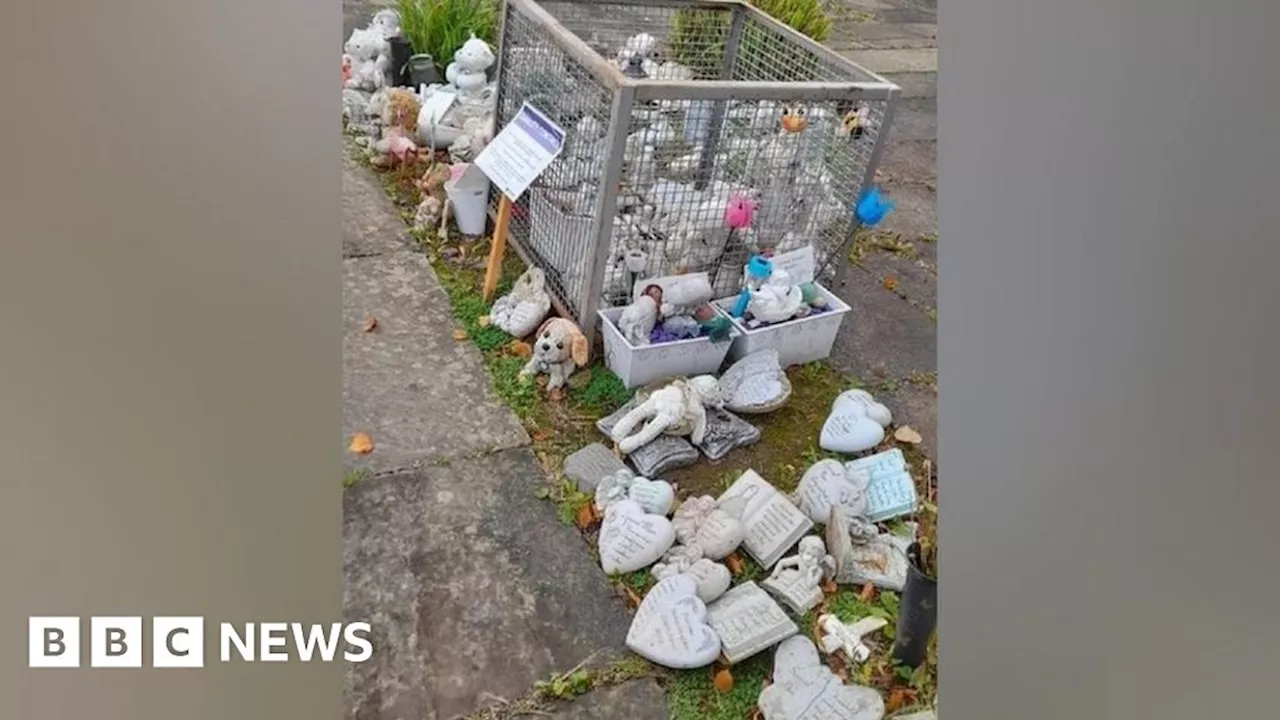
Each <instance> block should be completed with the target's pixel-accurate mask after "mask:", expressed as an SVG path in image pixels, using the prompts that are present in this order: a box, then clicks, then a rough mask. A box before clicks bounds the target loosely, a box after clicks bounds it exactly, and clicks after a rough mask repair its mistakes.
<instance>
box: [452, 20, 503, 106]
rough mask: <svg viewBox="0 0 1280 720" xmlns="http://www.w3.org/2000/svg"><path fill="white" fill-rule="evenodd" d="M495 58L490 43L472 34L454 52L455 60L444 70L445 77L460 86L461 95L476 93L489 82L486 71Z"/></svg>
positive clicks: (457, 86)
mask: <svg viewBox="0 0 1280 720" xmlns="http://www.w3.org/2000/svg"><path fill="white" fill-rule="evenodd" d="M495 60H496V58H495V57H494V55H493V50H492V49H490V47H489V43H487V42H485V41H483V40H481V39H480V38H478V37H476V36H475V35H474V34H472V36H471V39H469V40H467V41H466V42H465V43H463V44H462V47H460V48H458V52H456V53H454V55H453V62H451V63H449V66H448V67H447V68H445V70H444V76H445V79H446V80H448V81H449V84H450V85H453V86H454V87H456V88H458V93H459V95H462V96H472V95H475V94H477V93H479V92H480V90H481V89H482V88H484V86H485V85H486V84H487V83H488V82H489V78H488V76H487V75H486V74H485V72H486V71H487V70H488V69H489V66H490V65H493V63H494V61H495Z"/></svg>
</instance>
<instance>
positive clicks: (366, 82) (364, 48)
mask: <svg viewBox="0 0 1280 720" xmlns="http://www.w3.org/2000/svg"><path fill="white" fill-rule="evenodd" d="M343 50H344V51H345V52H346V54H347V55H349V56H351V77H350V78H349V79H348V80H347V87H348V88H351V89H353V90H366V91H377V90H381V89H382V87H383V86H384V85H386V82H387V69H388V68H389V67H390V66H391V43H389V42H387V39H386V38H384V37H383V36H382V32H381V31H380V30H378V29H376V28H364V29H360V28H356V29H355V30H352V31H351V37H350V38H348V39H347V43H346V45H344V46H343Z"/></svg>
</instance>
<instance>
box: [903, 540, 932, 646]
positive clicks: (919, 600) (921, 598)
mask: <svg viewBox="0 0 1280 720" xmlns="http://www.w3.org/2000/svg"><path fill="white" fill-rule="evenodd" d="M907 559H908V560H909V561H910V562H909V564H908V566H907V586H906V588H904V589H903V591H902V602H901V603H900V604H899V606H898V627H897V633H896V635H895V637H894V639H893V659H894V660H896V661H897V662H898V663H900V664H902V665H906V666H907V667H912V668H916V667H920V664H921V663H923V662H924V659H925V655H926V654H927V653H928V651H929V641H930V640H932V639H933V631H934V630H936V629H937V627H938V581H937V579H935V578H931V577H929V576H928V575H925V574H924V571H923V570H921V562H920V543H912V544H911V546H910V547H908V548H907Z"/></svg>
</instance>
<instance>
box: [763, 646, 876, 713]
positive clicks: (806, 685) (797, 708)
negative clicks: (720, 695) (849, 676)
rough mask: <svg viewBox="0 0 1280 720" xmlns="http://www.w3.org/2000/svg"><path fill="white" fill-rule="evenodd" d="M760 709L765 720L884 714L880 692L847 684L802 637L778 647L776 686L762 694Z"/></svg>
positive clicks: (774, 671) (774, 665)
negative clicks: (823, 662)
mask: <svg viewBox="0 0 1280 720" xmlns="http://www.w3.org/2000/svg"><path fill="white" fill-rule="evenodd" d="M759 707H760V714H761V715H763V716H764V720H880V719H881V718H883V717H884V711H885V707H884V700H883V699H882V698H881V697H880V692H879V691H878V690H876V689H875V688H869V687H863V686H861V685H845V684H844V683H843V682H841V681H840V678H838V677H836V675H835V673H833V672H831V668H828V667H827V666H826V665H824V664H822V659H821V658H819V657H818V648H817V646H815V645H814V644H813V641H812V640H810V639H809V638H807V637H804V636H803V635H797V636H796V637H793V638H788V639H787V640H786V641H785V642H783V643H782V644H781V645H779V646H778V652H777V653H776V654H775V655H774V658H773V683H772V684H771V685H769V686H768V687H766V688H765V689H764V691H763V692H761V693H760V701H759Z"/></svg>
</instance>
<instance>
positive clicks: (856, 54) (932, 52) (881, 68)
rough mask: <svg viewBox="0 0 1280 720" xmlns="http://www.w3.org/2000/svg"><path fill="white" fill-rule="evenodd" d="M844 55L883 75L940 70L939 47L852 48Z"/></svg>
mask: <svg viewBox="0 0 1280 720" xmlns="http://www.w3.org/2000/svg"><path fill="white" fill-rule="evenodd" d="M844 55H845V57H847V58H849V59H850V60H852V61H854V62H855V63H857V64H859V65H861V66H862V67H864V68H866V69H868V70H870V71H871V72H874V73H879V74H881V75H892V74H895V73H922V72H932V73H936V72H938V49H937V48H905V49H901V50H850V51H848V52H846V53H844Z"/></svg>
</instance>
